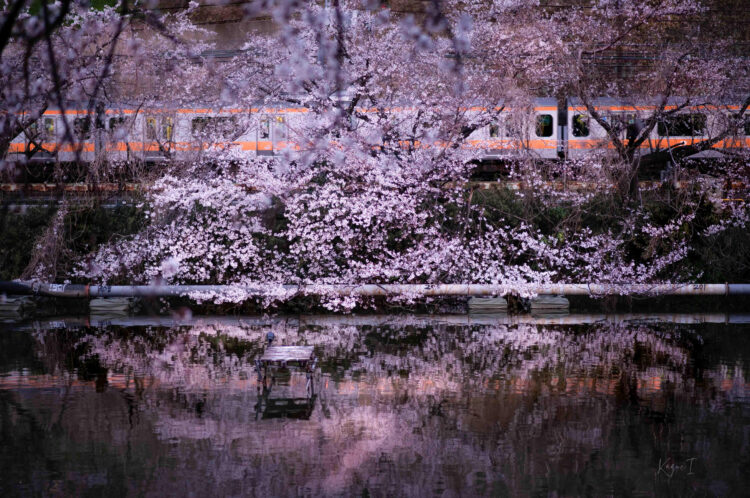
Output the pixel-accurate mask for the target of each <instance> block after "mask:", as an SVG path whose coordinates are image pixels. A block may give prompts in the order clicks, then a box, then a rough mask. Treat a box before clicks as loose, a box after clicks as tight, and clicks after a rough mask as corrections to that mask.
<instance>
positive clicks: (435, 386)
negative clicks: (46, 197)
mask: <svg viewBox="0 0 750 498" xmlns="http://www.w3.org/2000/svg"><path fill="white" fill-rule="evenodd" d="M669 320H670V321H672V322H674V320H675V317H670V318H669ZM696 320H697V321H701V320H702V319H701V318H700V317H698V318H697V319H693V318H688V319H680V318H679V317H678V321H682V322H686V321H687V322H690V321H696ZM577 321H578V322H580V321H584V322H593V323H584V324H577V325H576V324H575V322H577ZM708 321H721V320H715V319H713V320H708ZM169 322H170V320H161V321H160V320H156V319H148V318H144V319H124V320H119V321H118V320H111V321H109V322H105V323H96V322H95V321H89V320H57V321H51V322H37V323H25V324H18V323H6V324H0V443H1V444H0V495H2V496H9V495H39V494H45V495H60V494H69V495H81V494H85V493H89V494H90V495H96V496H102V495H104V496H118V495H159V496H161V495H165V494H179V495H195V496H201V495H212V496H223V495H237V496H251V495H258V496H300V495H302V496H319V495H347V496H350V495H359V496H423V495H427V496H430V495H439V496H458V495H460V496H475V495H540V494H541V495H548V494H556V495H586V494H588V495H596V496H598V495H604V494H618V495H619V494H628V495H654V494H659V495H661V494H673V495H706V494H708V495H714V494H718V495H741V494H744V493H745V492H746V489H747V486H748V484H750V473H749V472H748V469H749V468H750V466H749V464H750V447H749V446H750V423H749V422H750V398H749V397H748V395H749V393H750V390H749V384H748V379H749V378H750V368H749V366H750V325H747V324H725V323H715V324H705V323H655V322H653V320H645V319H644V317H640V318H638V317H624V318H623V317H619V318H618V317H614V318H613V317H605V318H602V319H601V320H600V321H597V319H591V318H587V319H584V320H576V319H575V317H568V318H567V319H562V320H556V319H552V320H549V319H547V320H538V321H535V320H531V319H512V320H511V319H507V318H502V317H485V318H482V319H478V320H477V319H468V318H467V317H416V316H386V317H384V316H375V317H307V318H302V319H299V318H292V319H274V320H260V319H229V318H223V319H222V318H216V319H211V318H207V319H196V320H194V321H193V323H191V324H189V325H179V326H175V325H174V324H171V323H169ZM269 330H272V331H273V332H274V333H275V334H276V337H277V341H276V343H277V344H286V345H312V346H314V347H315V354H316V356H317V357H318V358H319V363H318V369H317V372H316V373H315V374H314V375H313V378H312V382H311V384H312V385H310V384H309V383H308V378H307V376H306V374H305V373H304V372H301V371H297V370H294V369H290V370H289V371H286V372H285V371H280V372H277V373H276V375H275V376H274V379H273V380H272V381H269V383H267V384H266V388H265V389H264V388H263V387H262V385H261V382H260V381H259V380H258V376H257V374H256V371H255V365H254V360H255V359H256V358H257V357H259V356H260V355H261V354H262V352H263V349H264V347H265V336H266V333H267V332H268V331H269Z"/></svg>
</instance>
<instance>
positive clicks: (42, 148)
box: [24, 116, 57, 161]
mask: <svg viewBox="0 0 750 498" xmlns="http://www.w3.org/2000/svg"><path fill="white" fill-rule="evenodd" d="M56 125H57V120H56V119H55V117H54V116H43V117H42V118H40V119H39V120H38V121H35V122H34V123H31V124H30V125H29V126H28V128H27V129H26V131H25V132H24V135H25V138H26V140H25V142H26V144H25V149H26V150H25V152H26V155H27V157H28V158H33V159H35V160H38V161H39V160H40V161H48V160H52V159H53V158H54V154H55V150H56V148H57V143H56V142H57V137H56V134H55V130H56Z"/></svg>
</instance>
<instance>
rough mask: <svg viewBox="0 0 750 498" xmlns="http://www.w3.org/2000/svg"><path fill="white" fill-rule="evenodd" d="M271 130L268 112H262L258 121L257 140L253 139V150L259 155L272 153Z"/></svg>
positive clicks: (270, 154)
mask: <svg viewBox="0 0 750 498" xmlns="http://www.w3.org/2000/svg"><path fill="white" fill-rule="evenodd" d="M272 132H273V130H272V128H271V117H270V116H269V115H268V114H263V115H262V116H261V117H260V122H259V123H258V130H257V140H256V141H255V144H256V147H255V151H256V153H257V154H258V155H259V156H272V155H273V141H272V138H271V134H272Z"/></svg>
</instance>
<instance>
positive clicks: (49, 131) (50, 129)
mask: <svg viewBox="0 0 750 498" xmlns="http://www.w3.org/2000/svg"><path fill="white" fill-rule="evenodd" d="M44 134H45V136H48V137H54V136H55V118H44Z"/></svg>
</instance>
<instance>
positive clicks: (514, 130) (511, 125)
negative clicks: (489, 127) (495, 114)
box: [505, 119, 524, 138]
mask: <svg viewBox="0 0 750 498" xmlns="http://www.w3.org/2000/svg"><path fill="white" fill-rule="evenodd" d="M523 129H524V126H523V124H522V123H521V122H519V121H518V120H516V119H508V120H506V121H505V136H506V137H513V138H523V135H524V133H523Z"/></svg>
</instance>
